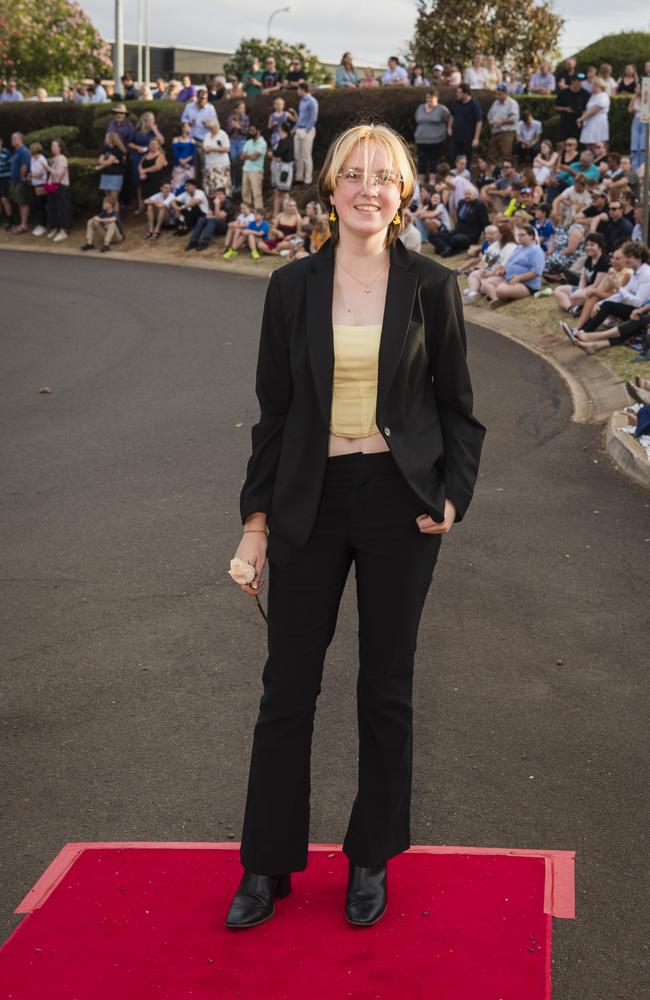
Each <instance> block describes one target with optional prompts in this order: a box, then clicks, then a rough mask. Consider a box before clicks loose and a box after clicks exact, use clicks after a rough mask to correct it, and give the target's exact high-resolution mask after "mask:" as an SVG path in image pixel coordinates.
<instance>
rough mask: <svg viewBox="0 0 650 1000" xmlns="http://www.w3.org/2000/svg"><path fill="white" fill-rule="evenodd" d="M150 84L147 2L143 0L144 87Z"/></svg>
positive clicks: (147, 0)
mask: <svg viewBox="0 0 650 1000" xmlns="http://www.w3.org/2000/svg"><path fill="white" fill-rule="evenodd" d="M150 83H151V49H150V48H149V0H144V85H145V87H148V86H149V84H150Z"/></svg>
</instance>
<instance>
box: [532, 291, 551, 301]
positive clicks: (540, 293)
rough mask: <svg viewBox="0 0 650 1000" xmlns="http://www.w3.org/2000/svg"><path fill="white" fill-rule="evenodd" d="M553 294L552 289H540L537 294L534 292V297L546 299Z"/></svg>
mask: <svg viewBox="0 0 650 1000" xmlns="http://www.w3.org/2000/svg"><path fill="white" fill-rule="evenodd" d="M552 294H553V289H552V288H540V289H539V290H538V291H537V292H533V297H534V298H536V299H545V298H547V297H548V296H549V295H552Z"/></svg>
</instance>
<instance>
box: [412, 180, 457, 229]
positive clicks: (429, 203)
mask: <svg viewBox="0 0 650 1000" xmlns="http://www.w3.org/2000/svg"><path fill="white" fill-rule="evenodd" d="M413 224H414V225H415V227H416V229H417V230H418V231H419V233H420V236H421V238H422V239H423V240H428V239H429V237H430V235H431V233H439V232H443V233H450V232H451V230H452V228H453V227H452V224H451V219H450V218H449V212H448V211H447V209H446V207H445V205H444V204H443V201H442V197H441V195H440V192H439V191H436V190H433V191H425V190H424V189H423V192H422V205H421V207H420V208H418V209H417V211H416V212H415V213H414V214H413Z"/></svg>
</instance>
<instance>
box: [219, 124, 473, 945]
mask: <svg viewBox="0 0 650 1000" xmlns="http://www.w3.org/2000/svg"><path fill="white" fill-rule="evenodd" d="M415 183H416V178H415V167H414V164H413V161H412V159H411V155H410V153H409V150H408V148H407V146H406V144H405V143H404V141H403V139H402V138H401V136H400V135H399V134H398V133H397V132H394V131H393V130H392V129H390V128H389V127H388V126H385V125H360V126H356V127H354V128H350V129H348V130H347V131H345V132H343V133H341V134H340V135H339V136H338V137H337V138H336V139H335V140H334V142H333V143H332V145H331V146H330V149H329V151H328V153H327V156H326V159H325V163H324V165H323V168H322V170H321V173H320V178H319V194H320V198H321V200H322V202H323V203H324V204H325V205H327V206H328V208H329V209H330V220H331V221H330V225H331V228H332V236H331V238H330V239H329V240H328V241H327V242H326V243H325V244H324V245H323V246H322V247H321V249H320V250H319V251H318V253H316V254H314V255H311V256H308V257H304V258H303V259H302V260H297V261H295V262H294V263H292V264H289V265H287V266H286V267H282V268H279V269H278V270H276V271H274V272H273V274H272V275H271V278H270V281H269V284H268V291H267V298H266V304H265V309H264V318H263V320H262V333H261V338H260V348H259V357H258V362H257V380H256V391H257V395H258V398H259V401H260V408H261V416H260V420H259V422H258V423H257V424H256V425H255V426H254V427H253V430H252V440H253V450H252V455H251V457H250V459H249V462H248V467H247V474H246V480H245V482H244V486H243V488H242V491H241V497H240V512H241V519H242V522H243V525H244V529H243V531H244V534H243V536H242V540H241V542H240V544H239V546H238V548H237V552H236V557H237V558H239V559H241V560H243V561H244V562H246V563H248V564H249V565H250V566H252V567H254V572H255V577H254V579H253V580H252V583H242V584H241V587H242V590H243V592H244V593H246V594H249V595H252V596H254V595H257V594H259V593H260V590H261V586H262V584H263V577H262V574H263V571H264V568H265V565H266V561H267V557H268V562H269V567H270V585H269V596H268V601H269V616H268V617H269V626H268V650H269V656H268V659H267V661H266V664H265V667H264V671H263V675H262V680H263V684H264V694H263V697H262V699H261V703H260V712H259V716H258V720H257V724H256V726H255V734H254V739H253V749H252V755H251V767H250V774H249V780H248V795H247V801H246V810H245V815H244V824H243V833H242V838H241V863H242V865H243V867H244V874H243V876H242V879H241V883H240V885H239V888H238V890H237V892H236V894H235V897H234V899H233V902H232V905H231V907H230V911H229V913H228V915H227V917H226V925H227V926H228V927H231V928H245V927H252V926H255V925H256V924H260V923H262V922H263V921H264V920H268V919H269V918H270V917H272V916H273V913H274V904H273V898H274V896H277V897H280V898H281V897H284V896H287V895H288V894H289V893H290V891H291V873H292V872H297V871H302V870H304V869H305V867H306V865H307V860H308V854H307V847H308V841H309V791H310V750H311V736H312V727H313V719H314V713H315V708H316V700H317V697H318V693H319V690H320V685H321V677H322V671H323V661H324V658H325V653H326V650H327V647H328V646H329V644H330V642H331V640H332V637H333V635H334V630H335V627H336V619H337V614H338V608H339V601H340V599H341V595H342V593H343V589H344V587H345V582H346V578H347V576H348V573H349V570H350V566H351V563H352V562H353V561H354V563H355V570H356V582H357V600H358V610H359V659H360V670H359V677H358V684H357V699H358V715H359V775H358V778H359V787H358V793H357V796H356V799H355V802H354V805H353V807H352V813H351V816H350V821H349V824H348V830H347V834H346V836H345V840H344V844H343V851H344V853H345V854H346V855H347V857H348V859H349V866H350V867H349V875H348V888H347V895H346V903H345V913H346V917H347V919H348V921H350V922H351V923H353V924H356V925H358V926H366V927H367V926H369V925H372V924H374V923H376V921H377V920H379V919H380V918H381V916H382V915H383V913H384V912H385V909H386V900H387V862H388V860H389V859H390V858H391V857H393V856H395V855H396V854H399V853H401V852H402V851H405V850H407V849H408V848H409V846H410V819H409V813H410V797H411V767H412V741H413V735H412V700H411V699H412V683H413V660H414V652H415V648H416V640H417V632H418V627H419V621H420V616H421V613H422V608H423V605H424V600H425V597H426V594H427V591H428V589H429V586H430V583H431V577H432V574H433V570H434V566H435V563H436V560H437V557H438V551H439V548H440V544H441V539H442V537H443V535H445V534H446V533H447V532H448V531H449V530H450V528H451V526H452V524H453V523H454V521H455V520H457V521H460V520H461V518H462V517H463V515H464V514H465V511H466V509H467V506H468V504H469V502H470V499H471V496H472V492H473V489H474V483H475V480H476V477H477V470H478V463H479V456H480V451H481V445H482V440H483V435H484V432H485V428H484V427H483V426H482V425H481V424H480V423H479V422H478V420H476V419H475V418H474V417H473V416H472V390H471V384H470V378H469V373H468V369H467V363H466V359H465V331H464V326H463V310H462V304H461V299H460V295H459V292H458V285H457V282H456V277H455V275H453V274H452V273H450V271H449V270H448V269H446V268H444V267H442V266H440V265H438V264H437V263H436V262H435V261H432V260H431V259H429V258H427V257H422V256H421V255H420V254H412V253H410V252H409V251H408V250H407V249H406V248H405V247H404V246H403V245H402V244H401V242H399V239H398V237H399V233H400V229H401V224H402V213H403V212H404V210H405V209H406V208H407V207H408V206H409V204H410V202H411V199H412V196H413V190H414V186H415ZM382 325H383V329H382ZM405 331H406V333H405ZM380 334H381V356H380V357H379V350H378V349H379V341H380ZM375 420H376V423H375ZM443 442H444V445H443ZM269 529H270V533H269V534H268V537H267V531H268V530H269ZM246 534H250V538H246V537H245V535H246ZM267 546H268V548H267ZM404 566H408V572H402V571H401V569H402V568H403V567H404ZM387 609H390V613H389V614H387V613H386V612H387ZM355 750H356V748H349V753H350V754H351V755H353V754H354V752H355Z"/></svg>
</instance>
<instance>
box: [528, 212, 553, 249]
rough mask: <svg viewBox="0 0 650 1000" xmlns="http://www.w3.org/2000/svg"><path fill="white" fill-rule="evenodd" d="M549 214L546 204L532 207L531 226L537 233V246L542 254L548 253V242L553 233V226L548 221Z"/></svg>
mask: <svg viewBox="0 0 650 1000" xmlns="http://www.w3.org/2000/svg"><path fill="white" fill-rule="evenodd" d="M550 212H551V209H550V208H549V206H548V205H547V204H546V203H544V204H543V205H535V206H534V207H533V222H532V226H533V228H534V229H535V231H536V232H537V236H538V239H539V245H540V246H541V248H542V250H543V251H544V253H548V250H549V241H550V240H551V238H552V237H553V235H554V233H555V226H554V225H553V223H552V222H551V220H550V219H549V215H550Z"/></svg>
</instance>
